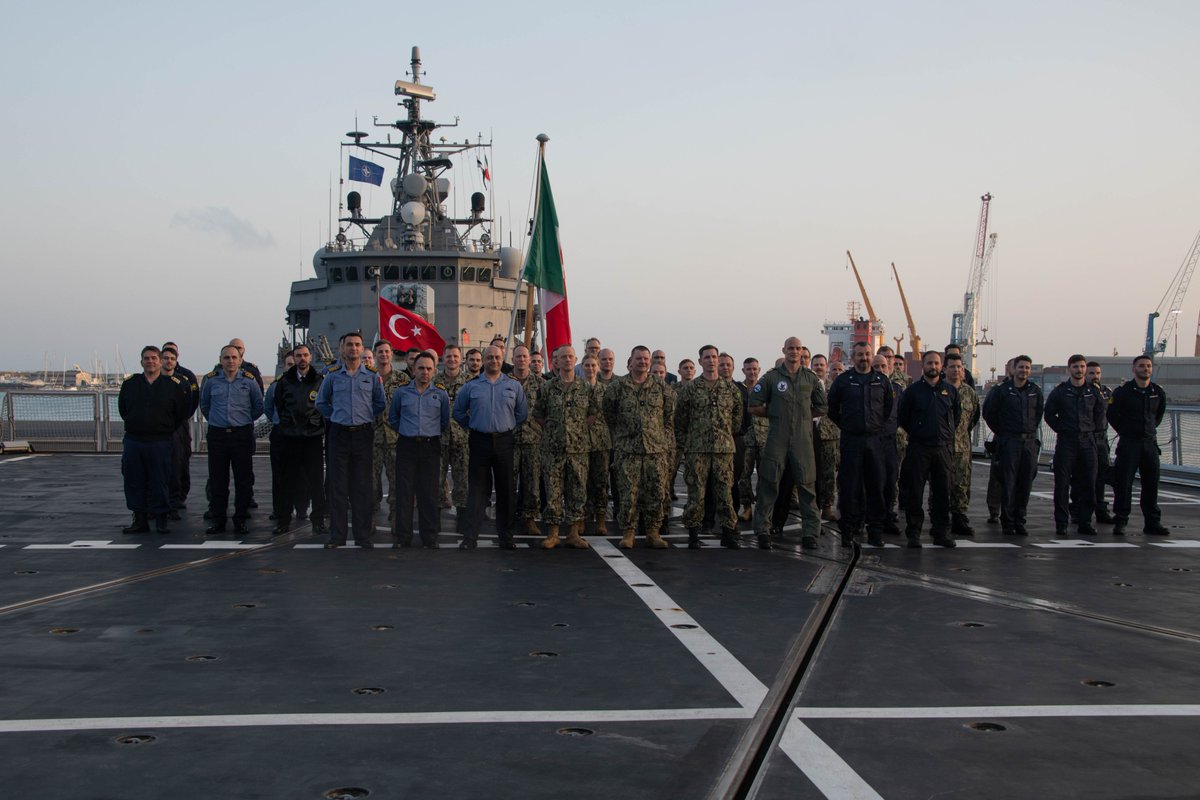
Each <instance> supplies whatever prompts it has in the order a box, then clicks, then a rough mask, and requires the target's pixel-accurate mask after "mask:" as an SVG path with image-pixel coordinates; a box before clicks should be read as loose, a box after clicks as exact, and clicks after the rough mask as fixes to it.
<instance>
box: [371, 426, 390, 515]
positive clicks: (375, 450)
mask: <svg viewBox="0 0 1200 800" xmlns="http://www.w3.org/2000/svg"><path fill="white" fill-rule="evenodd" d="M385 472H386V473H387V483H388V513H389V514H390V513H391V508H392V505H393V504H394V503H395V500H396V496H395V495H396V445H394V444H393V445H389V444H388V443H387V440H386V439H385V438H384V437H383V432H382V431H377V432H376V433H375V442H374V444H373V445H372V446H371V480H372V482H373V483H374V484H375V507H376V508H379V504H380V502H382V501H383V480H382V476H383V473H385Z"/></svg>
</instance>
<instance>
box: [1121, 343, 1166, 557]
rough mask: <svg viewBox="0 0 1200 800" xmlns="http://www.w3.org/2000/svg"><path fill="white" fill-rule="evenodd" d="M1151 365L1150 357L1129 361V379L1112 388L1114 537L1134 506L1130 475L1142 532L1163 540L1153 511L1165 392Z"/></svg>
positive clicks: (1157, 514)
mask: <svg viewBox="0 0 1200 800" xmlns="http://www.w3.org/2000/svg"><path fill="white" fill-rule="evenodd" d="M1152 374H1154V362H1153V361H1152V360H1151V359H1150V356H1145V355H1143V356H1138V357H1137V358H1135V359H1134V360H1133V380H1131V381H1128V382H1126V383H1125V384H1124V385H1122V386H1118V387H1117V388H1116V389H1113V393H1112V400H1110V401H1109V404H1108V424H1109V425H1112V427H1113V430H1115V431H1116V432H1117V436H1119V437H1120V438H1119V439H1117V457H1116V459H1114V461H1113V516H1114V517H1115V518H1116V521H1115V522H1114V523H1113V535H1114V536H1120V535H1121V534H1123V533H1125V525H1126V524H1128V522H1129V512H1130V510H1131V509H1132V506H1133V476H1134V474H1135V473H1138V474H1140V475H1141V479H1142V497H1141V506H1142V518H1143V520H1144V522H1145V525H1144V527H1143V528H1142V531H1143V532H1144V533H1149V534H1154V535H1157V536H1166V535H1167V534H1168V533H1170V531H1168V530H1167V529H1166V528H1165V527H1164V526H1163V524H1162V509H1160V508H1159V507H1158V476H1159V456H1160V455H1161V451H1160V450H1159V447H1158V426H1159V424H1161V423H1162V419H1163V415H1164V414H1165V413H1166V411H1167V393H1166V392H1164V391H1163V388H1162V387H1161V386H1159V385H1158V384H1157V383H1154V382H1153V381H1151V380H1150V376H1151V375H1152Z"/></svg>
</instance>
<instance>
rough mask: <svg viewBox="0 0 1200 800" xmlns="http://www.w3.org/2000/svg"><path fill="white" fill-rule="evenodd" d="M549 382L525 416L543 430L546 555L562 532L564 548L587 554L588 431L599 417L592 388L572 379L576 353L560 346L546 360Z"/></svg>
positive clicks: (542, 459) (543, 541)
mask: <svg viewBox="0 0 1200 800" xmlns="http://www.w3.org/2000/svg"><path fill="white" fill-rule="evenodd" d="M550 360H551V361H552V362H553V363H554V373H555V375H554V377H553V378H551V379H550V380H548V381H546V382H545V383H543V384H542V386H541V388H540V390H539V391H538V395H537V401H536V402H535V403H534V405H533V411H532V412H531V413H530V417H532V418H533V420H534V422H535V423H536V424H537V425H538V426H539V427H540V428H541V429H542V458H541V461H542V485H543V486H544V487H545V488H546V511H545V514H544V515H543V519H544V520H545V522H546V538H545V539H543V540H542V547H543V548H545V549H546V550H550V549H553V548H554V547H557V546H558V540H559V531H560V529H561V528H562V527H563V526H566V527H567V541H566V544H567V545H568V546H569V547H578V548H581V549H586V548H587V546H588V543H587V540H586V539H584V538H583V537H582V536H581V535H580V534H582V533H583V506H584V503H585V502H587V486H588V448H589V446H590V437H589V436H588V429H589V428H590V427H591V425H592V423H593V422H594V421H595V419H596V417H597V416H599V414H600V406H599V403H598V402H597V400H596V394H595V392H594V391H593V390H592V386H591V384H589V383H588V382H587V381H585V380H584V379H583V378H578V377H576V376H575V348H574V347H572V346H571V345H569V344H567V345H562V346H560V347H559V348H558V349H557V350H555V351H554V353H553V354H552V355H551V359H550Z"/></svg>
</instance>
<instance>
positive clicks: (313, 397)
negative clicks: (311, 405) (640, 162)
mask: <svg viewBox="0 0 1200 800" xmlns="http://www.w3.org/2000/svg"><path fill="white" fill-rule="evenodd" d="M308 399H309V400H310V401H311V402H316V400H317V390H316V389H313V390H312V391H311V392H309V393H308Z"/></svg>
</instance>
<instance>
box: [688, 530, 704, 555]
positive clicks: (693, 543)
mask: <svg viewBox="0 0 1200 800" xmlns="http://www.w3.org/2000/svg"><path fill="white" fill-rule="evenodd" d="M701 547H703V545H702V544H700V529H699V528H688V549H689V550H699V549H700V548H701Z"/></svg>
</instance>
